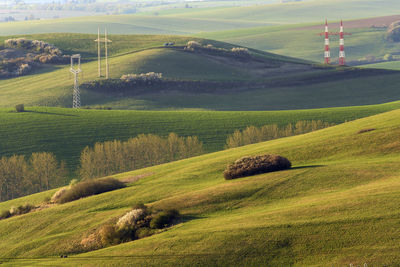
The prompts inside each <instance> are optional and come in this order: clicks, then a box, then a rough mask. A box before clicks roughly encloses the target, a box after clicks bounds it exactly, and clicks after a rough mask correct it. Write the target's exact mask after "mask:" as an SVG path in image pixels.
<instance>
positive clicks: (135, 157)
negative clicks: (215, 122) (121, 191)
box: [0, 120, 333, 201]
mask: <svg viewBox="0 0 400 267" xmlns="http://www.w3.org/2000/svg"><path fill="white" fill-rule="evenodd" d="M332 125H333V124H330V123H326V122H323V121H320V120H318V121H299V122H297V123H295V124H288V125H286V126H284V127H279V126H278V125H276V124H273V125H264V126H262V127H259V128H257V127H254V126H249V127H247V128H246V129H244V130H242V131H240V130H236V131H235V132H234V133H233V134H231V135H230V136H228V138H227V140H226V145H225V147H226V148H233V147H238V146H243V145H247V144H253V143H257V142H262V141H267V140H271V139H276V138H280V137H286V136H292V135H296V134H303V133H308V132H311V131H315V130H318V129H322V128H326V127H329V126H332ZM203 153H204V149H203V144H202V142H200V141H199V139H198V138H197V137H196V136H188V137H180V136H178V135H177V134H175V133H170V134H169V135H168V136H167V137H160V136H157V135H153V134H147V135H146V134H141V135H138V136H137V137H134V138H130V139H128V140H127V141H119V140H114V141H106V142H99V143H96V144H94V146H92V147H90V146H87V147H85V148H84V149H83V151H82V153H81V156H80V166H79V168H78V170H77V171H78V173H79V176H80V178H81V179H91V178H98V177H104V176H108V175H113V174H116V173H120V172H125V171H131V170H135V169H141V168H145V167H149V166H154V165H158V164H162V163H166V162H171V161H175V160H180V159H184V158H189V157H193V156H197V155H200V154H203ZM68 178H70V177H69V175H68V172H67V169H66V166H65V163H64V162H62V161H61V162H59V161H57V159H56V157H55V156H54V154H52V153H47V152H41V153H33V154H32V155H31V156H30V157H29V158H27V157H25V156H18V155H14V156H11V157H2V158H0V201H6V200H9V199H13V198H17V197H21V196H24V195H27V194H33V193H36V192H40V191H44V190H49V189H52V188H55V187H59V186H62V185H64V184H65V183H66V181H67V179H68Z"/></svg>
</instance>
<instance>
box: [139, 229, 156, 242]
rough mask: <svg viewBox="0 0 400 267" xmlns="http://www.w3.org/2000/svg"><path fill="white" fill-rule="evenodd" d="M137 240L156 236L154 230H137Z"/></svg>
mask: <svg viewBox="0 0 400 267" xmlns="http://www.w3.org/2000/svg"><path fill="white" fill-rule="evenodd" d="M135 234H136V238H137V239H141V238H144V237H147V236H151V235H153V234H154V230H153V229H151V228H148V227H143V228H139V229H138V230H136V233H135Z"/></svg>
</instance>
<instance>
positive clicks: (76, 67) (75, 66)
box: [69, 54, 82, 108]
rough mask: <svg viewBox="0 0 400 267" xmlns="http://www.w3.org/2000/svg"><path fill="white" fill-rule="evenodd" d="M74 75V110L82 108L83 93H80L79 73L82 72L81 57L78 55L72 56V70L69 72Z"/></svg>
mask: <svg viewBox="0 0 400 267" xmlns="http://www.w3.org/2000/svg"><path fill="white" fill-rule="evenodd" d="M69 71H70V72H71V73H72V74H74V92H73V97H72V108H80V107H81V93H80V91H79V80H78V78H79V73H80V72H82V70H81V55H79V54H76V55H72V56H71V68H70V70H69Z"/></svg>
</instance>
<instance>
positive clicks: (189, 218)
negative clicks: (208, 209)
mask: <svg viewBox="0 0 400 267" xmlns="http://www.w3.org/2000/svg"><path fill="white" fill-rule="evenodd" d="M196 219H204V216H196V215H181V218H179V223H185V222H188V221H192V220H196Z"/></svg>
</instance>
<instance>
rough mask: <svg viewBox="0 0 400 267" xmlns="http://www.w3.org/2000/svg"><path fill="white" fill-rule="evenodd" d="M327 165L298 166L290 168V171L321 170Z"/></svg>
mask: <svg viewBox="0 0 400 267" xmlns="http://www.w3.org/2000/svg"><path fill="white" fill-rule="evenodd" d="M325 166H326V165H308V166H298V167H293V168H290V170H299V169H308V168H319V167H325Z"/></svg>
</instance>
